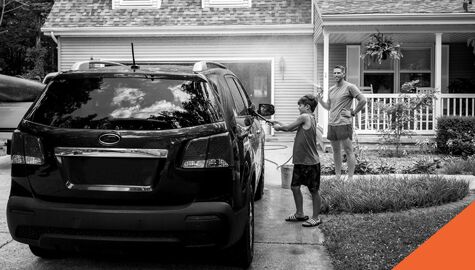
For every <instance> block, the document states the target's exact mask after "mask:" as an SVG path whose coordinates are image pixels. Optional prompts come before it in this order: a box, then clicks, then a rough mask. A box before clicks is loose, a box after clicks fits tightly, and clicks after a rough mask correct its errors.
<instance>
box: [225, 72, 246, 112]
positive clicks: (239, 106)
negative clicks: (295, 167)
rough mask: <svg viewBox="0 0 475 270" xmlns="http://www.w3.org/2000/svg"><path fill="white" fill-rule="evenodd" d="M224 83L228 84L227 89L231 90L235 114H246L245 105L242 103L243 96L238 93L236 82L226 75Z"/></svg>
mask: <svg viewBox="0 0 475 270" xmlns="http://www.w3.org/2000/svg"><path fill="white" fill-rule="evenodd" d="M226 83H227V84H228V86H229V90H230V91H231V95H232V96H233V100H234V105H235V108H236V113H237V115H246V114H247V107H246V104H245V103H244V100H243V98H242V97H241V94H240V93H239V88H238V86H237V84H236V82H235V81H234V78H232V77H231V76H226Z"/></svg>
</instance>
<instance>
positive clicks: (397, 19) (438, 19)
mask: <svg viewBox="0 0 475 270" xmlns="http://www.w3.org/2000/svg"><path fill="white" fill-rule="evenodd" d="M322 18H323V24H324V25H328V26H333V25H355V24H358V25H465V24H469V25H470V24H471V25H473V24H475V13H438V14H435V13H430V14H420V13H419V14H416V13H411V14H393V13H388V14H382V13H377V14H375V13H369V14H368V13H367V14H323V15H322Z"/></svg>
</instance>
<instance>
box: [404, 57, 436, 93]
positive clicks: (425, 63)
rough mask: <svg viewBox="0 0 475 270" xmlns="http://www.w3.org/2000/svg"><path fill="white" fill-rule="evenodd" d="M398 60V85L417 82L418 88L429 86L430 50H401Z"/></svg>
mask: <svg viewBox="0 0 475 270" xmlns="http://www.w3.org/2000/svg"><path fill="white" fill-rule="evenodd" d="M402 53H403V55H404V57H403V58H401V60H400V62H401V63H400V70H401V71H400V74H401V77H400V78H401V79H400V83H399V85H400V86H401V85H402V84H403V83H405V82H409V81H412V80H419V84H418V85H417V86H419V87H430V86H431V77H432V76H431V75H432V74H431V73H432V71H431V50H430V48H411V49H404V50H402Z"/></svg>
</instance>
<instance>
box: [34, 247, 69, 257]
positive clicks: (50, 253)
mask: <svg viewBox="0 0 475 270" xmlns="http://www.w3.org/2000/svg"><path fill="white" fill-rule="evenodd" d="M29 247H30V250H31V253H33V254H34V255H35V256H37V257H40V258H43V259H59V258H63V257H64V253H63V252H62V251H59V250H56V249H45V248H40V247H37V246H32V245H29Z"/></svg>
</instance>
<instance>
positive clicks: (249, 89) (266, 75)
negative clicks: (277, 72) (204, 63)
mask: <svg viewBox="0 0 475 270" xmlns="http://www.w3.org/2000/svg"><path fill="white" fill-rule="evenodd" d="M220 63H222V64H223V65H225V66H226V67H227V68H229V70H231V71H232V72H233V73H234V74H236V76H237V77H238V78H239V80H240V82H241V83H242V86H243V88H244V90H245V91H246V93H247V95H248V96H249V97H250V100H251V102H252V103H254V104H255V105H256V106H258V105H259V104H264V103H266V104H270V103H271V89H272V79H271V78H272V64H271V62H270V61H256V62H226V61H220Z"/></svg>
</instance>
